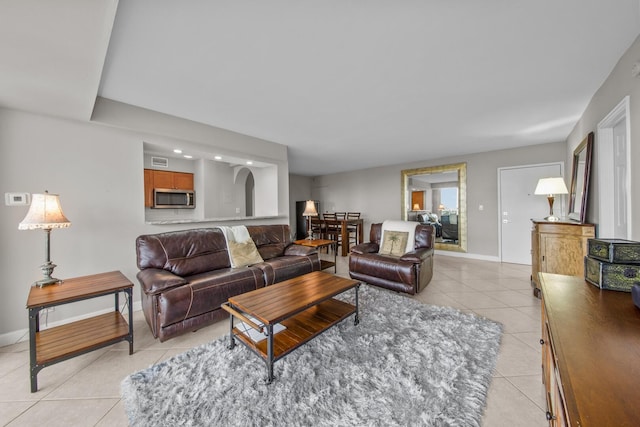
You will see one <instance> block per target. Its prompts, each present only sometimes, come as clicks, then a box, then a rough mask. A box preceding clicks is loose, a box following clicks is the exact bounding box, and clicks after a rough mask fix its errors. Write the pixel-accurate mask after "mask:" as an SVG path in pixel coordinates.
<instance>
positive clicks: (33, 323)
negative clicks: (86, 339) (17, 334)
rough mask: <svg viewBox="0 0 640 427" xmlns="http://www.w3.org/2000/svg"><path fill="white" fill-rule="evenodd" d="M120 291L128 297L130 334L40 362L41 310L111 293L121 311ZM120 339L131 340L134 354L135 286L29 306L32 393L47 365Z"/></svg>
mask: <svg viewBox="0 0 640 427" xmlns="http://www.w3.org/2000/svg"><path fill="white" fill-rule="evenodd" d="M120 292H124V293H125V297H126V299H127V306H128V309H129V321H128V323H129V334H128V335H126V336H124V337H122V338H115V339H111V340H108V341H105V342H101V343H100V344H97V345H95V346H91V347H89V348H87V349H85V350H82V351H76V352H73V353H71V354H68V355H66V356H61V357H57V358H55V359H54V360H51V361H49V362H46V363H42V364H38V361H37V354H36V333H37V332H40V311H42V310H44V309H47V308H50V307H55V306H58V305H64V304H71V303H75V302H78V301H84V300H87V299H92V298H98V297H102V296H106V295H110V294H114V298H115V311H118V312H119V311H120ZM120 341H128V342H129V355H132V354H133V287H129V288H125V289H118V290H115V291H108V292H103V293H100V294H96V295H90V296H85V297H80V298H75V299H73V300H72V301H65V302H63V303H51V304H41V305H39V306H37V307H32V308H29V360H30V370H29V371H30V376H31V393H35V392H36V391H38V373H39V372H40V371H41V370H42V369H44V368H46V367H47V366H51V365H54V364H56V363H59V362H63V361H65V360H68V359H72V358H74V357H76V356H80V355H81V354H85V353H90V352H92V351H94V350H97V349H99V348H102V347H107V346H109V345H112V344H115V343H118V342H120Z"/></svg>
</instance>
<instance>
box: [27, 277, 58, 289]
mask: <svg viewBox="0 0 640 427" xmlns="http://www.w3.org/2000/svg"><path fill="white" fill-rule="evenodd" d="M58 283H62V280H60V279H56V278H55V277H50V278H47V279H42V280H38V281H37V282H35V283H34V284H33V285H34V286H37V287H39V288H42V287H44V286H49V285H57V284H58Z"/></svg>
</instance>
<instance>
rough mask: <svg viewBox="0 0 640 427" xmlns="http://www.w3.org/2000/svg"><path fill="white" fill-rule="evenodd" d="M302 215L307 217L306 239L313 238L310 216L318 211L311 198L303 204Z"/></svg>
mask: <svg viewBox="0 0 640 427" xmlns="http://www.w3.org/2000/svg"><path fill="white" fill-rule="evenodd" d="M302 216H304V217H306V218H307V223H308V224H309V235H308V236H307V239H309V240H313V232H312V231H311V218H310V217H312V216H318V211H317V209H316V204H315V202H314V201H313V200H307V203H306V205H305V206H304V212H302Z"/></svg>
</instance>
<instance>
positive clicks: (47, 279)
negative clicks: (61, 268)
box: [34, 261, 62, 287]
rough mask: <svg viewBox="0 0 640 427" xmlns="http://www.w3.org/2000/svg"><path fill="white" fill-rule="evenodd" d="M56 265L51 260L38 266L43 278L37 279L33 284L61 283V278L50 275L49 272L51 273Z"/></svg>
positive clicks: (39, 285) (41, 285)
mask: <svg viewBox="0 0 640 427" xmlns="http://www.w3.org/2000/svg"><path fill="white" fill-rule="evenodd" d="M56 267H57V265H55V264H54V263H52V262H51V261H47V262H45V263H44V264H42V265H41V266H40V269H41V270H42V274H43V276H44V279H41V280H38V281H37V282H35V283H34V285H35V286H38V287H43V286H49V285H57V284H58V283H62V280H60V279H56V278H55V277H51V273H53V269H54V268H56Z"/></svg>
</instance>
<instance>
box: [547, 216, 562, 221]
mask: <svg viewBox="0 0 640 427" xmlns="http://www.w3.org/2000/svg"><path fill="white" fill-rule="evenodd" d="M545 220H546V221H551V222H556V221H560V218H558V217H557V216H553V215H549V216H548V217H546V218H545Z"/></svg>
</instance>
